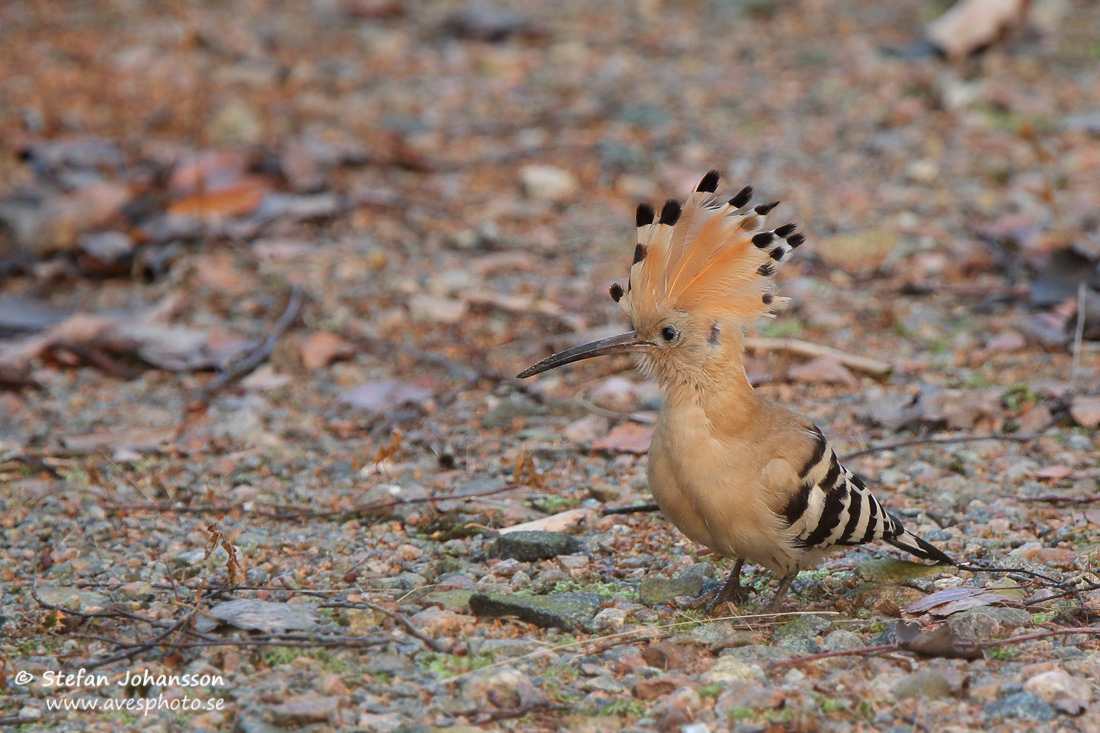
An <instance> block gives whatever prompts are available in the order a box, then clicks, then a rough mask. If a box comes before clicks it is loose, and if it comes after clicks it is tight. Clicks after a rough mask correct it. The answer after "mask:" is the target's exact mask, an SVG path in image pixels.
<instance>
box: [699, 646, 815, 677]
mask: <svg viewBox="0 0 1100 733" xmlns="http://www.w3.org/2000/svg"><path fill="white" fill-rule="evenodd" d="M796 654H797V652H794V651H793V650H790V649H782V648H779V647H774V646H761V645H751V646H743V647H737V648H736V649H727V650H725V651H724V652H722V654H721V656H719V657H718V661H717V662H715V664H714V666H713V667H711V668H710V669H709V670H707V672H706V673H705V674H703V677H702V681H703V684H706V685H722V684H727V683H731V682H736V681H739V680H751V679H755V680H763V679H764V677H765V672H764V670H765V668H767V667H769V666H770V665H771V664H773V663H775V662H781V661H784V660H786V659H790V658H791V657H792V656H795V655H796Z"/></svg>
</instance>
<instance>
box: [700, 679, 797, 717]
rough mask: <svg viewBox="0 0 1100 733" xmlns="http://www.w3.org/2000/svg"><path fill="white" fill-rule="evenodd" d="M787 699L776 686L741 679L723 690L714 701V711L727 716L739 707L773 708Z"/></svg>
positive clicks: (754, 708) (753, 708)
mask: <svg viewBox="0 0 1100 733" xmlns="http://www.w3.org/2000/svg"><path fill="white" fill-rule="evenodd" d="M785 699H786V696H785V695H784V694H783V692H782V691H780V690H778V689H776V688H774V687H765V686H764V685H763V684H761V683H760V682H757V681H756V680H739V681H736V682H731V683H730V684H729V685H728V686H727V687H726V688H725V689H723V690H722V692H721V694H719V696H718V699H717V700H716V701H715V703H714V711H715V712H716V713H718V714H719V715H720V716H722V717H727V716H729V715H730V714H731V712H732V711H733V710H736V709H737V708H748V709H750V710H772V709H774V708H778V707H780V706H782V705H783V701H784V700H785Z"/></svg>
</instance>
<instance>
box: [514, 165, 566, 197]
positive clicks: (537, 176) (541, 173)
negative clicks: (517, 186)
mask: <svg viewBox="0 0 1100 733" xmlns="http://www.w3.org/2000/svg"><path fill="white" fill-rule="evenodd" d="M520 180H521V181H522V182H523V190H524V191H525V192H526V193H527V195H528V196H530V197H531V198H533V199H538V200H539V201H548V202H550V203H555V204H564V203H568V202H569V201H572V200H573V199H574V198H576V196H577V189H578V186H577V179H576V178H574V177H573V174H572V173H570V172H569V171H566V170H562V169H561V168H555V167H554V166H552V165H529V166H525V167H524V168H523V170H522V171H520Z"/></svg>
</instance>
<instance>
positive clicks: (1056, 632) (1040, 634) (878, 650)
mask: <svg viewBox="0 0 1100 733" xmlns="http://www.w3.org/2000/svg"><path fill="white" fill-rule="evenodd" d="M1071 634H1085V635H1088V636H1100V627H1097V626H1084V627H1077V628H1057V629H1048V630H1046V631H1036V632H1034V633H1031V634H1023V635H1021V636H1012V637H1009V638H1007V639H993V640H990V641H978V642H972V641H965V640H959V641H957V642H955V644H956V646H957V647H959V648H960V649H989V648H992V647H1000V646H1009V645H1011V644H1021V643H1023V642H1025V641H1034V640H1036V639H1046V638H1049V637H1051V636H1067V635H1071ZM890 651H899V652H904V651H906V650H905V648H904V647H901V646H899V645H897V644H880V645H878V646H864V647H859V648H857V649H841V650H839V651H834V652H821V653H819V654H807V655H806V656H802V657H793V658H791V659H784V660H781V661H778V662H776V663H775V664H773V665H772V667H771V668H772V669H779V668H780V667H790V666H793V665H797V664H802V663H804V662H816V661H818V660H820V659H832V658H834V657H857V656H859V657H861V656H866V655H876V654H882V653H884V652H890Z"/></svg>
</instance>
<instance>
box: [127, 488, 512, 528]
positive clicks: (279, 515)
mask: <svg viewBox="0 0 1100 733" xmlns="http://www.w3.org/2000/svg"><path fill="white" fill-rule="evenodd" d="M518 488H520V486H519V484H508V485H507V486H502V487H500V488H497V489H490V490H489V491H479V492H475V493H472V494H459V495H458V496H454V495H448V496H424V497H418V498H415V499H402V500H399V501H387V502H380V503H377V504H368V505H366V506H362V507H355V508H353V509H332V510H328V511H326V510H321V509H306V508H304V507H282V508H280V509H279V510H278V511H268V510H265V509H248V508H246V507H240V506H228V505H217V504H202V505H176V504H117V503H116V504H115V505H114V506H113V507H111V511H116V512H117V511H154V512H183V513H187V514H218V513H224V514H228V513H232V512H240V513H241V514H246V515H249V516H254V517H267V518H269V519H323V518H326V517H335V518H337V519H344V520H346V519H363V518H365V517H370V516H373V515H376V514H378V513H379V512H382V511H384V510H386V509H393V508H394V507H399V506H405V505H406V504H432V503H435V502H440V501H461V500H463V499H477V498H480V497H483V496H493V495H495V494H503V493H504V492H506V491H514V490H515V489H518ZM108 501H110V500H109V499H108ZM112 503H114V502H112Z"/></svg>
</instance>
